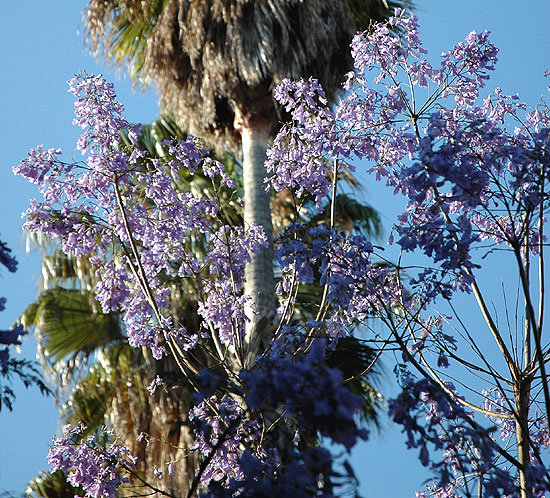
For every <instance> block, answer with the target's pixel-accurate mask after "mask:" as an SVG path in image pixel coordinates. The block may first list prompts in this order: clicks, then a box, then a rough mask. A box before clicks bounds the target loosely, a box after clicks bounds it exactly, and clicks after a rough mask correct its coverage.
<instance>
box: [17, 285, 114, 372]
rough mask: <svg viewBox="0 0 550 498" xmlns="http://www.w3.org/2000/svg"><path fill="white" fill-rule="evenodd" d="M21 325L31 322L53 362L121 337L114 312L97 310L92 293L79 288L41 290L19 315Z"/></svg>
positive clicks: (94, 349)
mask: <svg viewBox="0 0 550 498" xmlns="http://www.w3.org/2000/svg"><path fill="white" fill-rule="evenodd" d="M20 321H21V323H22V324H23V325H24V327H25V328H27V327H31V326H35V327H36V328H37V329H38V330H39V335H40V337H41V338H42V341H41V342H42V347H43V348H44V353H45V355H46V357H47V358H48V361H49V362H52V363H55V362H59V361H61V360H63V359H66V358H71V359H75V358H76V356H77V355H84V356H89V355H90V354H91V353H93V352H94V351H96V350H98V349H100V348H102V347H104V346H106V345H109V344H112V343H114V342H120V341H123V340H124V336H123V334H122V330H121V326H120V322H119V319H118V317H117V316H115V315H113V314H105V313H102V312H100V311H99V304H98V303H97V302H96V301H95V299H94V298H93V296H92V294H91V293H90V292H89V291H87V290H83V289H64V288H62V287H56V288H53V289H47V290H45V291H44V292H43V293H42V294H41V295H40V296H39V297H38V299H37V301H36V302H34V303H32V304H30V305H29V306H27V308H26V309H25V310H24V311H23V314H22V316H21V318H20Z"/></svg>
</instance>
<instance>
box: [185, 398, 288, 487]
mask: <svg viewBox="0 0 550 498" xmlns="http://www.w3.org/2000/svg"><path fill="white" fill-rule="evenodd" d="M189 419H190V420H192V421H194V425H195V429H194V432H195V444H194V446H193V449H197V450H199V451H200V452H201V453H202V454H203V455H204V456H205V457H206V458H207V459H208V460H207V461H208V464H207V465H206V467H205V468H204V470H202V473H201V474H200V482H201V484H203V485H208V484H209V483H210V482H211V481H215V482H220V483H221V484H222V485H224V486H225V487H227V486H229V483H230V481H231V480H241V479H243V478H244V477H245V473H244V471H243V469H241V467H240V459H241V457H240V456H241V453H242V451H241V448H242V447H243V446H250V445H257V440H258V439H259V437H260V433H261V431H260V426H259V424H258V422H256V421H255V420H248V419H247V417H246V414H245V412H244V410H243V408H242V407H241V406H240V405H239V403H238V402H237V401H236V400H235V399H233V398H231V397H229V396H228V395H224V396H223V397H222V398H221V399H217V397H216V396H212V397H210V398H208V399H205V400H203V401H201V402H200V403H199V404H197V405H196V406H194V407H193V408H192V409H191V411H190V413H189ZM253 454H254V455H255V458H258V459H259V461H260V462H261V463H262V464H263V465H269V466H276V463H277V456H276V451H270V452H266V451H265V450H263V449H262V448H261V447H258V448H257V449H256V450H255V451H254V453H253ZM197 472H199V469H197Z"/></svg>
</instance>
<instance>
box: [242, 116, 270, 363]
mask: <svg viewBox="0 0 550 498" xmlns="http://www.w3.org/2000/svg"><path fill="white" fill-rule="evenodd" d="M262 124H263V123H261V122H260V120H249V122H248V123H246V125H243V127H242V129H241V136H242V151H243V181H244V225H245V227H248V226H250V225H252V224H255V225H260V226H261V227H262V228H263V229H264V231H265V234H266V236H267V240H268V242H269V246H268V247H267V248H264V247H262V249H261V250H260V252H259V253H258V254H255V255H254V256H253V258H252V261H251V262H250V263H249V264H247V265H246V268H245V278H246V283H245V287H244V292H245V294H247V295H249V296H250V297H251V298H252V305H251V310H250V311H251V313H250V317H249V318H250V322H249V323H248V325H247V327H246V340H245V343H246V345H247V351H246V357H247V360H246V363H247V364H248V365H251V364H253V363H254V361H255V358H256V356H257V355H258V354H259V353H261V351H262V349H263V348H264V347H265V346H266V345H267V344H268V342H269V338H270V325H271V324H272V323H273V320H274V316H275V279H274V276H273V224H272V221H271V206H270V199H269V194H268V193H267V192H266V190H265V185H264V179H265V177H266V176H267V175H266V170H265V166H264V162H265V159H266V150H267V144H268V140H269V131H270V130H269V129H268V127H267V126H266V125H265V124H264V125H263V126H262Z"/></svg>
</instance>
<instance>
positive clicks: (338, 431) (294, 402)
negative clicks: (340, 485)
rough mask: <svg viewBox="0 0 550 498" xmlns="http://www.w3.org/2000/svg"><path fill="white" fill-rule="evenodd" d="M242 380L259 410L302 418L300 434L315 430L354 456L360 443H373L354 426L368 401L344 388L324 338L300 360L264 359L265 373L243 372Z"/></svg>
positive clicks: (251, 405) (251, 404)
mask: <svg viewBox="0 0 550 498" xmlns="http://www.w3.org/2000/svg"><path fill="white" fill-rule="evenodd" d="M241 378H242V379H243V380H245V381H246V384H247V390H248V394H247V396H246V402H247V405H248V406H249V408H251V409H253V410H260V411H265V410H266V409H268V408H270V409H272V410H274V409H276V408H282V410H284V416H285V417H292V418H295V419H296V421H297V422H296V423H297V425H298V428H299V429H300V430H308V429H311V428H313V427H315V428H316V430H318V431H319V432H320V433H321V434H322V435H323V436H326V437H328V438H330V439H331V440H332V442H334V443H338V444H342V445H343V446H345V448H346V449H347V450H348V451H349V450H350V449H351V448H352V447H353V446H355V444H356V442H357V441H358V439H365V440H366V439H367V436H368V433H367V432H366V431H365V430H364V429H359V428H358V427H357V425H356V424H355V421H354V415H355V414H356V412H357V409H358V408H359V407H360V406H361V404H362V399H361V397H360V396H357V395H354V394H352V393H350V392H349V391H348V390H347V389H346V388H345V387H344V386H343V385H342V382H343V380H344V379H343V376H342V372H341V371H340V370H338V369H334V368H329V367H328V366H327V365H326V363H325V342H324V341H323V340H321V339H318V340H315V341H314V342H313V344H312V345H311V348H310V350H309V352H308V353H307V354H306V355H303V356H302V357H300V358H299V360H298V361H294V360H293V359H292V358H291V357H282V358H266V359H262V360H260V368H259V369H257V370H253V371H243V372H241Z"/></svg>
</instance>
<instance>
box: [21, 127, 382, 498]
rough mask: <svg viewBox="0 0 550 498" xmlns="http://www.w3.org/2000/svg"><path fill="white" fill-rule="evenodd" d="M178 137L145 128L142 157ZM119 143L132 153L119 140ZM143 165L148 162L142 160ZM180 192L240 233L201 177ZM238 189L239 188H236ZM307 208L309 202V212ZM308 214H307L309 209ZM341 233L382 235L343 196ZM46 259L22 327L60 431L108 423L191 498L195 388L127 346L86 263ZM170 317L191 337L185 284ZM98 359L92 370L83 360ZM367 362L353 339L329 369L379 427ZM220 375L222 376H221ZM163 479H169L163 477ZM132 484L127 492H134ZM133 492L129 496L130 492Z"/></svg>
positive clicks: (55, 486) (146, 472)
mask: <svg viewBox="0 0 550 498" xmlns="http://www.w3.org/2000/svg"><path fill="white" fill-rule="evenodd" d="M183 136H184V134H183V133H182V132H181V130H180V129H179V128H178V127H177V125H175V123H174V122H172V121H171V120H169V119H167V118H161V119H160V120H158V121H156V122H154V123H153V124H152V125H151V126H144V127H143V128H142V132H141V136H140V139H139V142H138V144H139V147H140V148H141V149H143V150H146V151H147V154H148V156H147V157H148V158H156V159H160V160H163V158H164V160H166V152H167V151H166V148H165V147H163V146H162V145H161V144H162V143H163V141H164V140H165V139H167V138H174V137H176V138H177V137H179V138H183ZM122 139H123V143H126V145H129V141H128V140H127V139H126V137H125V136H123V137H122ZM145 160H147V158H146V159H145ZM224 162H225V165H226V171H228V172H229V173H230V174H231V176H232V178H233V179H234V180H235V181H236V183H237V184H238V185H239V184H240V183H239V182H240V181H241V179H242V173H241V171H242V168H241V165H240V163H239V161H237V160H235V159H234V158H232V157H231V156H226V157H225V158H224ZM342 179H343V180H344V182H346V183H347V184H348V185H349V186H350V187H351V188H352V190H353V189H356V188H358V184H357V182H356V181H355V180H354V178H353V177H352V176H351V175H349V174H343V176H342ZM178 187H179V188H180V189H182V190H189V191H194V192H195V193H200V194H201V195H206V196H214V195H216V197H217V199H218V201H219V202H220V203H221V207H222V209H223V211H224V218H225V220H226V221H228V222H229V223H231V224H235V225H241V224H242V208H241V206H240V204H239V203H238V202H236V201H235V199H233V197H232V196H231V195H230V194H229V192H227V193H226V192H224V191H223V190H222V191H217V193H216V194H215V193H214V192H213V190H212V184H211V183H210V182H209V180H208V179H207V178H206V177H204V176H202V175H201V171H200V170H198V171H197V172H196V173H195V174H194V175H193V176H191V175H189V176H188V177H182V178H181V179H180V183H179V184H178ZM238 188H239V189H242V185H241V186H239V187H238ZM310 204H311V205H313V201H311V203H310ZM272 206H273V213H274V219H275V220H276V221H277V223H276V227H278V229H279V230H281V229H283V228H284V226H285V225H286V224H287V223H288V221H287V219H288V212H289V208H288V206H287V200H286V198H285V196H284V195H278V196H277V198H275V199H274V200H273V202H272ZM306 206H307V204H306ZM336 206H337V213H338V216H337V223H338V226H340V227H341V228H346V229H348V230H351V229H355V230H359V231H365V232H367V233H377V232H378V231H379V219H378V216H377V215H376V213H375V212H374V211H373V210H372V208H370V207H369V206H367V205H364V204H362V203H360V202H358V201H357V200H355V199H354V198H353V197H351V196H346V195H343V194H342V195H340V196H339V197H338V198H337V200H336ZM303 216H304V220H306V221H308V222H309V223H311V224H318V223H322V222H326V220H327V219H328V218H329V217H330V213H329V209H328V207H327V209H326V210H325V211H324V212H322V213H316V212H314V211H313V210H310V211H309V212H308V210H307V209H306V210H305V211H304V212H303ZM37 242H38V245H39V246H41V247H42V249H43V251H45V254H44V256H43V260H42V266H43V268H42V275H43V282H42V287H43V291H42V292H41V294H40V296H39V298H38V299H37V301H36V302H34V303H32V304H31V305H29V306H28V307H27V309H26V310H25V312H24V314H23V316H22V321H23V323H24V324H25V326H26V327H28V326H33V325H34V326H35V333H36V336H37V344H38V346H39V351H40V352H41V353H42V359H43V367H44V369H45V370H46V372H49V373H50V376H53V379H54V383H56V384H57V385H58V387H59V388H58V392H57V395H58V399H59V400H60V405H61V409H62V410H61V411H62V414H61V417H62V419H63V422H64V423H73V424H74V423H76V422H77V421H83V422H84V423H85V424H86V425H87V426H88V431H89V432H93V431H96V430H97V429H98V428H99V427H100V426H101V425H103V424H105V423H106V422H108V421H110V422H111V425H113V426H115V427H116V428H117V434H118V435H119V436H121V437H122V438H123V440H124V441H125V444H126V445H127V446H128V447H129V448H130V449H131V450H132V452H133V453H134V454H135V455H137V456H138V457H139V459H138V462H139V467H138V469H137V472H138V473H139V474H140V475H141V476H142V477H143V478H145V480H148V481H149V482H154V468H153V463H154V464H157V465H158V464H161V465H162V464H163V463H164V464H167V463H169V462H174V461H177V465H176V466H175V469H176V473H175V475H174V476H171V477H169V476H165V479H164V484H165V485H166V486H167V487H168V488H169V490H170V491H171V492H172V493H173V494H175V495H182V494H183V493H184V492H186V491H187V488H188V483H189V482H190V481H191V480H192V479H193V475H194V470H195V469H196V468H197V462H198V457H197V456H196V455H195V454H193V453H189V451H188V450H189V448H190V447H191V444H192V442H193V434H192V432H191V428H190V424H189V423H188V419H187V414H188V412H189V409H190V408H191V406H192V397H191V394H190V393H191V392H192V390H191V388H190V386H189V385H188V384H187V383H186V380H185V378H184V377H183V376H182V375H181V373H180V372H179V371H178V369H177V368H175V367H174V365H171V364H170V363H169V361H168V360H167V359H164V360H163V361H154V360H152V359H150V358H149V357H148V356H147V355H145V354H144V352H143V351H142V350H139V349H137V350H136V349H135V348H132V347H130V346H129V345H128V343H127V340H126V337H125V334H124V330H123V327H122V324H121V322H120V319H119V317H118V316H117V315H116V314H112V313H110V314H105V313H102V312H101V308H100V305H99V304H98V303H97V302H96V301H95V299H94V296H93V291H92V289H93V287H94V278H95V277H94V268H93V266H92V265H91V264H90V262H89V261H88V260H86V259H85V258H74V257H70V256H67V255H65V254H63V253H62V252H61V251H60V250H59V249H58V248H57V247H56V246H55V245H52V244H51V243H48V241H47V240H45V239H38V240H37ZM205 244H206V241H195V245H194V247H192V248H190V250H193V251H194V252H200V251H204V250H205V249H204V245H205ZM173 288H174V293H173V302H174V306H173V308H174V316H175V317H176V318H177V319H178V321H180V322H181V323H183V324H184V325H185V327H186V328H187V330H188V331H190V332H193V331H198V329H199V323H200V318H199V317H198V315H197V313H196V305H195V303H194V300H196V296H195V297H194V289H193V287H192V286H189V285H188V286H186V281H185V280H182V281H178V282H174V286H173ZM301 296H302V298H303V299H299V301H300V300H301V301H303V302H304V303H308V305H309V306H310V307H311V304H312V303H313V304H315V302H318V301H320V292H319V289H312V288H307V287H304V288H303V289H302V291H301ZM297 309H298V310H299V312H300V313H301V315H302V316H305V317H308V316H311V313H312V311H311V309H310V308H309V307H308V306H302V307H300V306H297ZM194 354H195V356H197V355H198V356H200V358H199V362H200V363H202V364H208V361H209V355H208V353H207V352H206V351H201V350H199V351H195V352H194ZM94 355H95V357H96V359H97V361H95V362H93V359H92V360H89V358H90V357H92V356H94ZM371 359H372V351H371V350H370V349H369V348H367V347H364V346H362V345H361V344H360V343H359V342H357V341H354V340H353V339H351V338H350V339H349V340H344V341H342V342H341V344H340V346H339V348H338V350H337V351H335V352H334V354H333V356H332V357H331V359H330V361H331V362H332V365H333V366H334V367H338V368H340V369H342V370H343V371H344V373H345V376H346V378H354V379H355V380H354V382H352V383H351V385H350V388H351V389H352V390H353V391H355V392H357V393H360V394H362V395H363V396H364V399H365V403H364V406H363V410H362V412H361V413H362V415H363V417H364V418H365V419H366V420H369V421H371V422H375V420H376V408H377V405H378V397H377V396H378V395H377V392H376V391H375V390H374V389H373V388H372V387H371V382H372V377H369V379H370V380H367V378H366V377H364V376H362V375H358V374H359V373H360V372H361V371H362V370H363V369H364V365H365V364H368V363H369V362H370V361H371ZM157 373H158V374H160V375H161V376H162V377H163V378H164V380H165V381H166V382H167V384H168V389H165V390H158V391H157V392H155V394H154V396H149V393H148V392H147V390H146V386H147V385H148V384H149V383H150V382H151V380H152V379H153V378H154V377H155V376H156V374H157ZM222 373H223V372H220V374H222ZM141 432H144V433H147V434H148V439H149V440H150V441H151V442H152V444H150V445H146V444H145V442H141V443H139V442H137V441H136V438H137V436H138V435H139V434H140V433H141ZM160 470H166V469H162V468H161V469H160ZM139 484H140V481H139V480H133V481H132V486H138V485H139ZM67 486H68V484H67V483H64V482H63V479H62V476H60V475H59V474H56V475H52V476H49V475H47V474H44V473H43V474H41V475H40V476H38V477H37V478H36V479H35V480H33V482H32V483H31V489H33V490H34V492H35V493H36V494H38V495H39V496H43V497H45V498H53V497H54V496H55V495H56V494H60V493H61V490H62V491H63V493H67V495H69V494H71V493H73V494H74V492H73V491H74V490H71V489H69V488H67ZM130 491H131V492H134V491H135V489H132V488H130Z"/></svg>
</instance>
